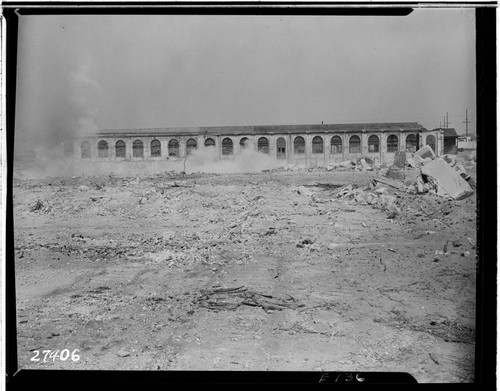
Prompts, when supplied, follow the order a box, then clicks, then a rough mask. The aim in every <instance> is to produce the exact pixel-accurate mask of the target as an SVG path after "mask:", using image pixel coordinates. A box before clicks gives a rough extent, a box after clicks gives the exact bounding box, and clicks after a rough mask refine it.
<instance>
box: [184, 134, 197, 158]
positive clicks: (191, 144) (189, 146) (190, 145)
mask: <svg viewBox="0 0 500 391" xmlns="http://www.w3.org/2000/svg"><path fill="white" fill-rule="evenodd" d="M197 146H198V144H197V143H196V140H195V139H194V138H190V139H189V140H188V141H186V153H187V154H188V155H189V154H190V153H191V152H193V151H194V150H195V149H196V147H197Z"/></svg>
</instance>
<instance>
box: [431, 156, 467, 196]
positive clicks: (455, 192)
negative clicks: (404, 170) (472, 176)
mask: <svg viewBox="0 0 500 391" xmlns="http://www.w3.org/2000/svg"><path fill="white" fill-rule="evenodd" d="M422 175H425V176H426V177H427V178H428V179H431V180H432V182H433V183H434V184H435V185H436V193H437V195H440V196H444V197H446V196H450V197H452V198H454V199H456V200H461V199H464V198H467V197H469V196H471V195H472V194H474V190H472V188H471V187H470V185H469V184H468V183H467V181H466V180H465V179H464V178H462V177H461V176H460V174H459V173H458V172H457V171H455V170H454V169H453V167H451V166H450V165H449V164H448V163H446V162H445V161H444V160H443V159H441V158H437V159H434V160H433V161H431V162H429V163H426V164H425V165H424V166H423V167H422Z"/></svg>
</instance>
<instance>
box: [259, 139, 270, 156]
mask: <svg viewBox="0 0 500 391" xmlns="http://www.w3.org/2000/svg"><path fill="white" fill-rule="evenodd" d="M257 150H258V151H259V152H262V153H269V140H268V139H267V138H265V137H261V138H259V140H258V141H257Z"/></svg>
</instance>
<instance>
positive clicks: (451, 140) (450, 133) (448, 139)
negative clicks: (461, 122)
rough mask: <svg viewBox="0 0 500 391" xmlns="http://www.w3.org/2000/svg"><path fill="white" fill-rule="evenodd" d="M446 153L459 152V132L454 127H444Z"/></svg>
mask: <svg viewBox="0 0 500 391" xmlns="http://www.w3.org/2000/svg"><path fill="white" fill-rule="evenodd" d="M443 139H444V151H443V152H444V153H445V154H447V153H451V154H456V153H457V152H458V144H457V140H458V134H457V132H456V131H455V129H454V128H446V129H443Z"/></svg>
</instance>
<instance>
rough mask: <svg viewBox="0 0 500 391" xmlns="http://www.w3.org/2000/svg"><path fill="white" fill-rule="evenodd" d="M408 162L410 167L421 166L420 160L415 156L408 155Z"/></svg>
mask: <svg viewBox="0 0 500 391" xmlns="http://www.w3.org/2000/svg"><path fill="white" fill-rule="evenodd" d="M406 163H407V164H408V166H409V167H413V168H419V167H420V161H417V160H416V159H415V158H413V157H407V158H406Z"/></svg>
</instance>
